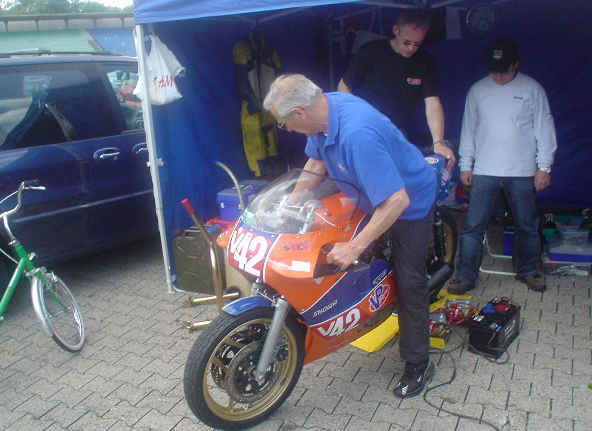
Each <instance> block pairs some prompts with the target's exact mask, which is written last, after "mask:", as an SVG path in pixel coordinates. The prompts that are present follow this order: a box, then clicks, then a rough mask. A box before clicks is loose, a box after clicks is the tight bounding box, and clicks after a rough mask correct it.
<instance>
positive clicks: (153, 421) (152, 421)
mask: <svg viewBox="0 0 592 431" xmlns="http://www.w3.org/2000/svg"><path fill="white" fill-rule="evenodd" d="M182 419H183V418H182V417H181V416H172V415H163V414H160V413H159V412H158V411H156V410H150V411H149V412H148V413H147V414H146V415H145V416H144V417H142V419H140V420H139V421H138V423H137V425H138V426H139V427H146V428H150V429H154V430H158V431H170V430H172V429H173V428H174V427H175V426H176V425H177V424H178V423H179V422H181V420H182Z"/></svg>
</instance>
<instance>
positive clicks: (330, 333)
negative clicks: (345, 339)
mask: <svg viewBox="0 0 592 431" xmlns="http://www.w3.org/2000/svg"><path fill="white" fill-rule="evenodd" d="M359 322H360V310H358V309H357V308H352V309H351V310H349V311H348V313H347V314H346V315H345V323H344V317H343V315H341V316H339V317H338V318H337V319H335V320H333V321H332V322H331V324H330V325H329V328H327V329H325V328H323V327H322V326H319V327H318V329H319V332H320V333H321V335H322V336H323V337H337V336H338V335H341V334H343V333H344V332H348V331H351V330H352V329H354V328H356V327H357V326H358V323H359ZM345 325H347V326H345Z"/></svg>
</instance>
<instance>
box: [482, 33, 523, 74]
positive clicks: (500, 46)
mask: <svg viewBox="0 0 592 431" xmlns="http://www.w3.org/2000/svg"><path fill="white" fill-rule="evenodd" d="M518 60H520V54H519V53H518V46H516V44H515V43H514V41H513V40H511V39H508V38H507V37H500V38H499V39H496V40H494V41H493V42H491V43H490V44H489V45H488V46H487V50H486V52H485V68H486V69H487V70H488V71H489V72H498V73H504V72H506V71H507V70H508V69H509V67H510V65H511V64H514V63H515V62H517V61H518Z"/></svg>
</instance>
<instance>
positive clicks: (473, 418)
mask: <svg viewBox="0 0 592 431" xmlns="http://www.w3.org/2000/svg"><path fill="white" fill-rule="evenodd" d="M451 329H454V327H451ZM455 332H456V331H454V330H453V331H452V332H451V333H455ZM459 336H460V334H459ZM494 336H495V333H494ZM460 337H461V343H460V344H459V345H458V346H456V347H454V348H452V349H448V350H444V349H430V351H429V353H434V354H435V353H439V354H440V359H441V358H442V356H443V355H447V356H448V357H449V358H450V360H451V361H452V369H453V370H452V376H451V377H450V379H448V380H447V381H446V382H443V383H439V384H437V385H435V386H431V387H430V386H429V385H428V387H427V388H426V390H425V392H424V393H423V400H424V401H425V402H426V404H427V405H429V406H430V407H433V408H435V409H436V410H438V411H442V412H444V413H448V414H449V415H452V416H455V417H458V418H459V419H467V420H470V421H474V422H478V423H480V424H485V425H487V426H489V427H491V428H493V429H494V430H496V431H502V430H503V429H502V428H498V427H497V426H496V425H495V424H493V423H491V422H489V421H486V420H485V419H481V418H478V417H474V416H468V415H463V414H461V413H456V412H453V411H450V410H446V409H445V408H443V407H441V406H440V407H438V406H437V405H436V404H432V403H431V402H430V401H429V400H428V398H427V396H428V392H430V391H433V390H434V389H437V388H440V387H442V386H446V385H449V384H451V383H452V382H453V381H454V379H455V378H456V362H455V361H454V358H453V357H452V352H454V351H455V350H458V349H460V348H461V347H462V346H464V345H465V342H466V340H467V335H466V333H465V335H464V336H460ZM493 338H494V337H491V338H490V339H489V341H488V342H487V347H488V348H491V349H492V350H503V351H504V353H506V354H507V355H508V357H507V359H506V360H505V361H504V362H499V361H497V360H493V359H491V358H489V357H487V356H486V355H485V354H483V353H481V352H480V351H479V350H476V349H475V350H476V351H477V352H478V353H477V354H478V355H479V356H480V357H483V358H485V359H487V360H488V361H490V362H494V363H498V364H505V363H506V362H508V361H509V359H510V354H509V353H508V352H507V351H506V350H504V349H496V348H494V347H490V343H491V341H493ZM469 346H471V345H470V344H469ZM471 347H472V346H471ZM472 348H473V349H474V347H472ZM443 401H444V402H446V400H443Z"/></svg>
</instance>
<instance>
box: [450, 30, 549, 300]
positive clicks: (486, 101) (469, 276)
mask: <svg viewBox="0 0 592 431" xmlns="http://www.w3.org/2000/svg"><path fill="white" fill-rule="evenodd" d="M485 62H486V68H487V70H488V72H489V76H487V77H485V78H483V79H481V80H480V81H478V82H477V83H475V84H474V85H473V86H472V87H471V89H470V90H469V93H468V95H467V100H466V104H465V112H464V116H463V124H462V130H461V138H460V149H459V154H460V162H459V167H460V170H461V175H460V178H461V181H462V182H463V184H464V185H466V186H471V200H470V204H469V212H468V214H467V221H466V224H465V228H464V230H463V233H462V235H461V238H460V246H461V254H460V259H459V262H458V264H457V275H456V279H455V280H452V281H451V282H450V284H449V286H448V291H449V292H450V293H454V294H463V293H465V292H467V291H469V290H471V289H473V288H474V287H475V282H476V279H477V277H478V275H479V265H480V261H481V250H482V249H481V247H482V244H483V235H484V233H485V229H486V227H487V222H488V221H489V218H490V216H491V212H492V210H493V206H494V203H495V201H496V199H497V197H498V195H499V193H501V192H503V193H504V194H505V196H506V198H507V200H508V203H509V204H510V209H511V211H512V216H513V218H514V223H515V227H516V235H515V249H514V259H513V262H514V265H515V269H516V272H517V274H518V275H517V276H516V279H517V280H518V281H520V282H522V283H525V284H526V285H527V287H528V288H529V289H531V290H534V291H537V292H542V291H544V290H545V289H546V284H545V280H544V278H543V277H542V276H541V275H540V274H539V273H538V271H537V262H538V261H539V259H540V253H541V250H540V239H539V235H538V231H537V228H536V226H535V220H536V192H537V191H539V190H543V189H545V188H547V187H548V186H549V185H550V184H551V165H552V164H553V159H554V156H555V150H556V149H557V140H556V137H555V126H554V124H553V117H552V116H551V111H550V109H549V102H548V101H547V96H546V94H545V91H544V90H543V88H542V87H541V86H540V84H539V83H538V82H536V81H535V80H534V79H532V78H530V77H528V76H526V75H524V74H522V73H520V72H518V67H519V65H520V55H519V53H518V47H517V46H516V44H515V43H514V42H513V41H512V40H510V39H507V38H500V39H497V40H495V41H494V42H493V43H491V44H490V45H489V46H488V47H487V51H486V59H485Z"/></svg>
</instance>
